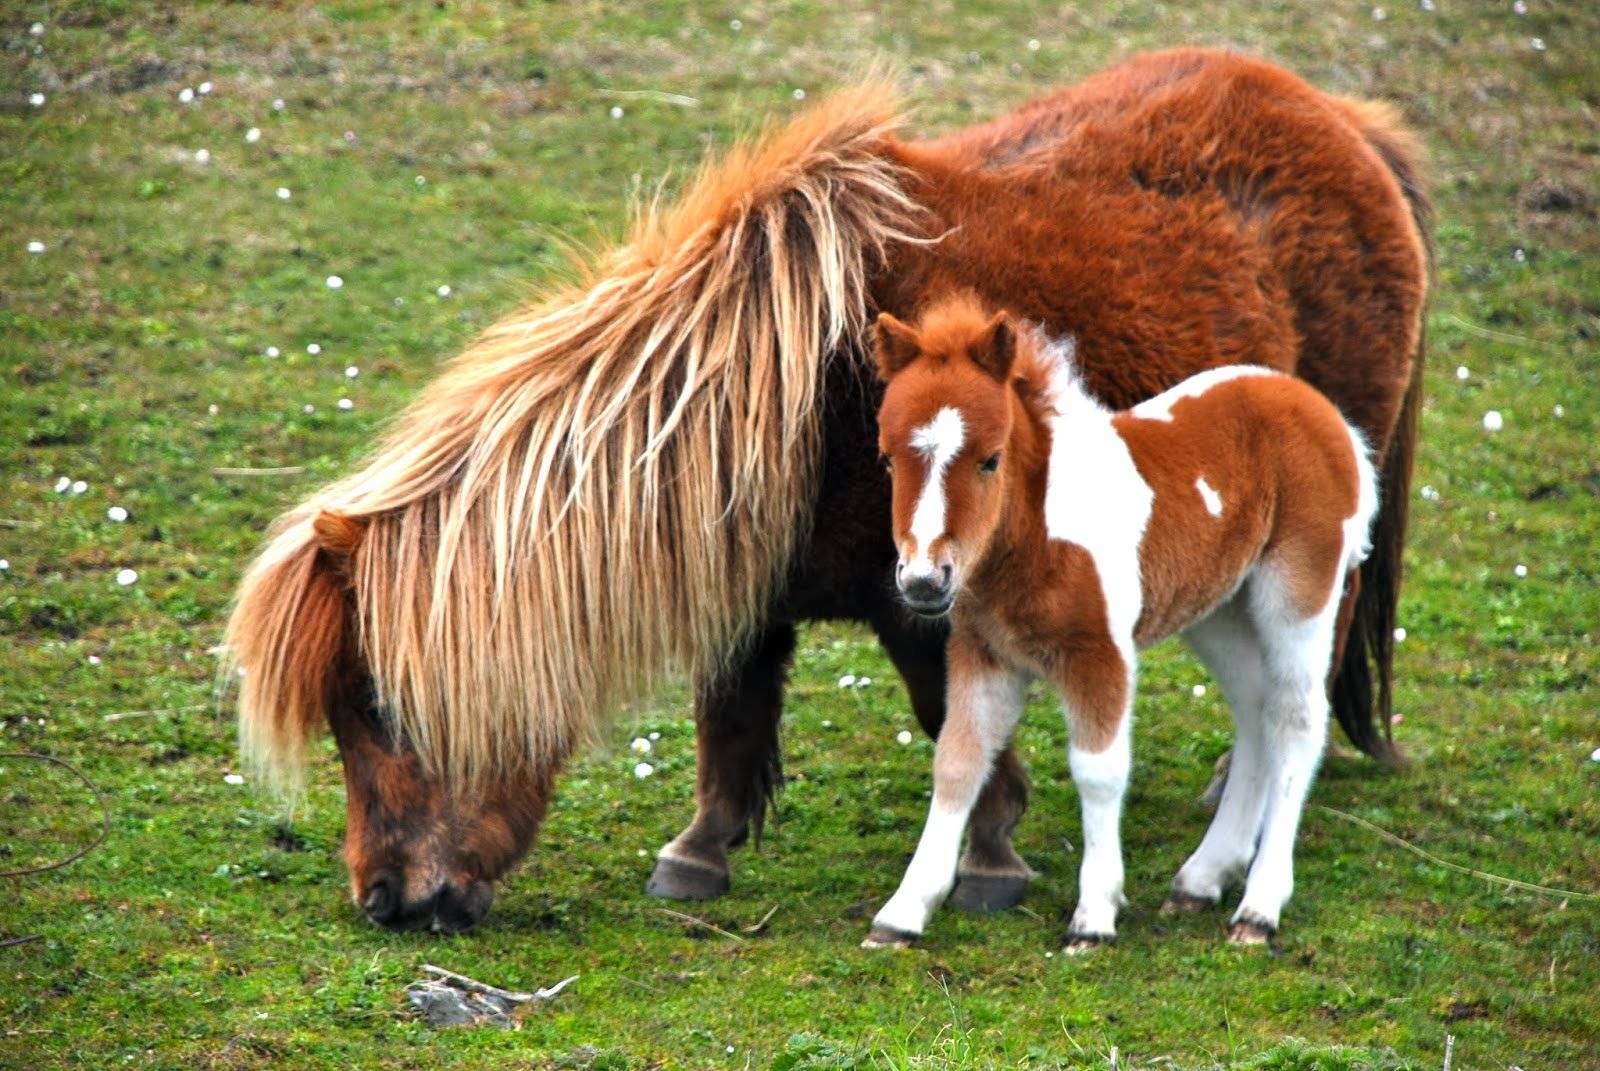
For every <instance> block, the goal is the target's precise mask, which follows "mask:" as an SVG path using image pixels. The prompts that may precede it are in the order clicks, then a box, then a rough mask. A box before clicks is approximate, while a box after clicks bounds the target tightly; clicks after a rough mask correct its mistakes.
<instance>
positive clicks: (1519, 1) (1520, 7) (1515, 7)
mask: <svg viewBox="0 0 1600 1071" xmlns="http://www.w3.org/2000/svg"><path fill="white" fill-rule="evenodd" d="M1511 12H1512V14H1514V15H1526V14H1527V13H1528V5H1527V4H1525V3H1523V0H1515V2H1514V3H1513V4H1512V5H1511Z"/></svg>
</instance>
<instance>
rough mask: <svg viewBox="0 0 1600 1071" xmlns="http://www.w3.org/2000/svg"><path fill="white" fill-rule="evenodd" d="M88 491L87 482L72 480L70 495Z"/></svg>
mask: <svg viewBox="0 0 1600 1071" xmlns="http://www.w3.org/2000/svg"><path fill="white" fill-rule="evenodd" d="M88 489H89V484H88V481H86V480H73V481H72V493H73V494H75V495H81V494H83V493H84V492H85V491H87V490H88Z"/></svg>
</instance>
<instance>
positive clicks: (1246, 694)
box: [1162, 597, 1268, 911]
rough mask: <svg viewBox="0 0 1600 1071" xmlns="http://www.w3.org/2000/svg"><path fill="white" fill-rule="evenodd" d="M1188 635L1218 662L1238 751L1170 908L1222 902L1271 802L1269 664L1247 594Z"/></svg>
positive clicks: (1214, 668) (1215, 667)
mask: <svg viewBox="0 0 1600 1071" xmlns="http://www.w3.org/2000/svg"><path fill="white" fill-rule="evenodd" d="M1184 639H1185V640H1187V641H1188V643H1189V646H1190V647H1192V648H1193V649H1194V652H1195V653H1196V654H1197V655H1199V656H1200V659H1201V661H1203V662H1204V663H1205V664H1206V667H1207V668H1208V669H1210V670H1211V673H1212V675H1213V676H1214V677H1216V679H1217V682H1218V684H1220V685H1221V687H1222V693H1223V695H1224V696H1226V697H1227V700H1228V705H1229V708H1230V709H1231V710H1232V713H1233V724H1234V741H1233V758H1232V760H1231V762H1230V765H1229V769H1228V775H1227V780H1226V781H1224V782H1223V786H1222V799H1221V801H1220V803H1219V804H1218V806H1217V813H1216V815H1215V816H1214V817H1213V818H1212V820H1211V826H1210V828H1208V829H1207V830H1206V835H1205V837H1204V839H1202V840H1201V842H1200V846H1199V847H1198V848H1197V849H1195V852H1194V854H1193V855H1191V856H1190V857H1189V859H1188V861H1187V862H1185V863H1184V864H1183V867H1182V868H1181V869H1180V870H1179V871H1178V874H1177V876H1176V877H1175V878H1173V879H1172V894H1171V895H1170V896H1169V897H1168V898H1167V902H1166V903H1165V904H1164V905H1162V908H1163V910H1165V911H1185V910H1191V909H1194V908H1198V907H1203V906H1209V905H1211V904H1215V903H1216V902H1217V901H1218V900H1220V899H1221V898H1222V892H1223V889H1224V887H1225V886H1227V885H1228V884H1229V883H1230V882H1232V881H1233V880H1234V879H1236V878H1238V877H1239V876H1240V875H1242V874H1243V873H1244V872H1245V868H1246V867H1248V866H1249V865H1250V860H1251V858H1252V857H1253V856H1254V855H1255V851H1256V834H1257V833H1258V832H1259V831H1260V828H1261V817H1262V814H1263V812H1264V811H1265V808H1266V794H1267V788H1268V767H1267V763H1266V759H1265V755H1264V751H1263V749H1264V746H1265V742H1264V741H1263V739H1262V735H1261V734H1262V723H1261V704H1262V700H1263V698H1264V696H1265V694H1266V672H1267V671H1266V664H1265V661H1264V656H1263V654H1262V651H1261V642H1260V640H1259V638H1258V637H1257V636H1256V632H1255V627H1254V625H1253V624H1252V622H1251V620H1250V617H1249V615H1248V612H1247V610H1246V607H1245V605H1244V599H1243V597H1239V598H1235V599H1234V600H1233V601H1231V602H1229V603H1226V604H1224V605H1223V606H1220V607H1218V608H1217V609H1216V610H1215V611H1214V612H1213V613H1212V614H1211V616H1210V617H1208V618H1206V619H1205V620H1204V621H1202V622H1200V623H1199V624H1196V625H1194V626H1192V627H1191V628H1189V629H1188V630H1187V631H1186V632H1185V633H1184Z"/></svg>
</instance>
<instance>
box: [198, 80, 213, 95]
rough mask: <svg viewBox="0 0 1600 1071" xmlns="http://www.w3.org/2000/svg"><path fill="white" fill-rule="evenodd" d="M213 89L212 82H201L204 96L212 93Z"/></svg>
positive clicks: (201, 92)
mask: <svg viewBox="0 0 1600 1071" xmlns="http://www.w3.org/2000/svg"><path fill="white" fill-rule="evenodd" d="M211 89H212V86H211V83H210V82H201V83H200V95H201V96H202V97H204V96H208V95H209V94H210V93H211Z"/></svg>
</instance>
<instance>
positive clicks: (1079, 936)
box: [1061, 933, 1117, 956]
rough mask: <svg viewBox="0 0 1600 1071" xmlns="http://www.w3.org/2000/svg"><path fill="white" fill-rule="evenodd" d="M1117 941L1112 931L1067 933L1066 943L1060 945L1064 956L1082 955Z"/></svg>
mask: <svg viewBox="0 0 1600 1071" xmlns="http://www.w3.org/2000/svg"><path fill="white" fill-rule="evenodd" d="M1116 943H1117V935H1116V934H1114V933H1069V934H1067V943H1066V944H1064V945H1062V946H1061V954H1062V955H1064V956H1084V955H1088V954H1089V953H1090V952H1093V951H1094V950H1095V949H1097V948H1102V947H1104V946H1106V945H1114V944H1116Z"/></svg>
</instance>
